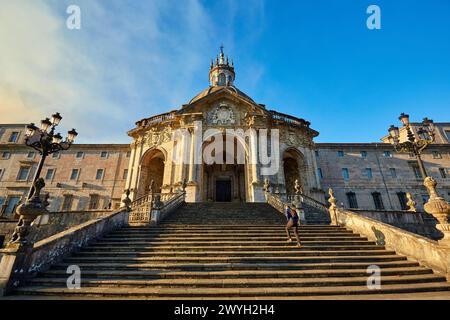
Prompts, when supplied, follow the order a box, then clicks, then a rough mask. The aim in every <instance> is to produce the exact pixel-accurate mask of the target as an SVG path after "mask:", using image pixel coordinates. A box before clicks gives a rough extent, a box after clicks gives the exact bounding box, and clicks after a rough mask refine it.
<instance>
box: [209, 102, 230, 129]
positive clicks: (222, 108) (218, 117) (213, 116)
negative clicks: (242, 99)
mask: <svg viewBox="0 0 450 320" xmlns="http://www.w3.org/2000/svg"><path fill="white" fill-rule="evenodd" d="M235 123H236V117H235V115H234V112H233V109H232V108H231V106H229V105H227V104H225V103H221V104H220V105H219V106H217V107H215V108H214V109H212V110H211V112H210V113H209V114H208V124H213V125H234V124H235Z"/></svg>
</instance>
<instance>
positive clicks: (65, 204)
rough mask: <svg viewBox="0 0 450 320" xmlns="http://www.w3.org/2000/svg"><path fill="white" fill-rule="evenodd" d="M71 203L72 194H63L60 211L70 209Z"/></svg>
mask: <svg viewBox="0 0 450 320" xmlns="http://www.w3.org/2000/svg"><path fill="white" fill-rule="evenodd" d="M72 203H73V195H71V194H65V195H64V199H63V203H62V206H61V211H70V210H72Z"/></svg>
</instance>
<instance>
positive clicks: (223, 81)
mask: <svg viewBox="0 0 450 320" xmlns="http://www.w3.org/2000/svg"><path fill="white" fill-rule="evenodd" d="M224 85H226V76H225V74H223V73H221V74H219V86H224Z"/></svg>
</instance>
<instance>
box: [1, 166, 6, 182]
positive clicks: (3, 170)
mask: <svg viewBox="0 0 450 320" xmlns="http://www.w3.org/2000/svg"><path fill="white" fill-rule="evenodd" d="M3 172H5V169H0V181H2V176H3Z"/></svg>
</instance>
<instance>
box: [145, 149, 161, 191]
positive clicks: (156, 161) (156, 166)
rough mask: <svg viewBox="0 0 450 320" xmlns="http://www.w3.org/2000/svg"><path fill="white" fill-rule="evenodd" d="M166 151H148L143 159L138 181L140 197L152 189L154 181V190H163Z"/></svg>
mask: <svg viewBox="0 0 450 320" xmlns="http://www.w3.org/2000/svg"><path fill="white" fill-rule="evenodd" d="M164 162H165V156H164V153H163V152H162V151H161V150H159V149H152V150H149V151H147V152H146V153H145V154H144V156H143V157H142V160H141V170H140V176H139V183H138V197H140V196H143V195H145V194H147V193H148V192H149V191H150V185H151V184H152V181H153V190H152V191H153V192H161V186H162V184H163V181H164Z"/></svg>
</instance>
